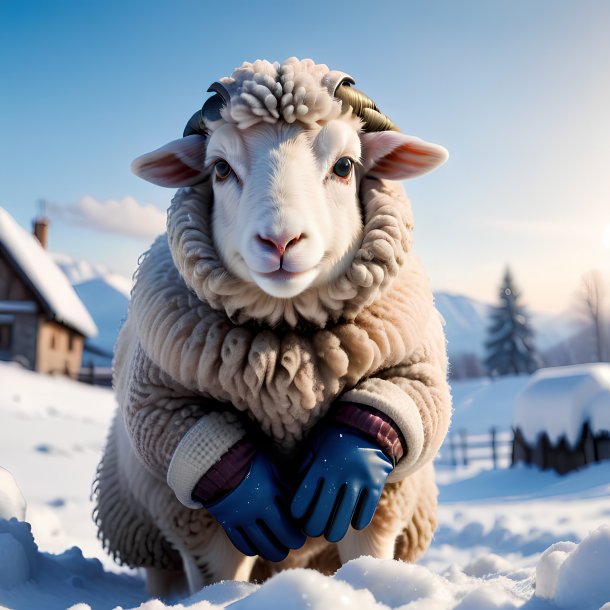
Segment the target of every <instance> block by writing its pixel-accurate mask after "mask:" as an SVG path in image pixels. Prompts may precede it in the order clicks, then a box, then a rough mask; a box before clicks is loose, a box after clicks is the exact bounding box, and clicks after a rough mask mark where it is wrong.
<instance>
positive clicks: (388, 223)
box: [132, 58, 447, 326]
mask: <svg viewBox="0 0 610 610" xmlns="http://www.w3.org/2000/svg"><path fill="white" fill-rule="evenodd" d="M351 82H353V80H352V79H351V78H350V77H348V76H347V75H345V74H343V73H340V72H336V71H331V70H329V69H328V67H327V66H325V65H323V64H315V63H314V62H312V61H311V60H307V59H306V60H302V61H301V60H297V59H296V58H290V59H288V60H286V61H285V62H284V63H282V64H279V63H274V64H271V63H269V62H266V61H263V60H257V61H256V62H254V63H252V64H251V63H248V62H245V63H244V64H242V66H240V67H239V68H236V70H235V71H234V72H233V75H232V76H231V77H227V78H223V79H221V81H219V82H216V83H214V84H213V85H212V87H211V88H210V91H211V92H214V95H212V96H211V97H210V98H208V99H207V100H206V102H205V104H204V105H203V108H202V109H201V111H199V112H197V113H195V114H194V115H193V117H191V119H190V120H189V122H188V123H187V127H186V129H185V136H184V137H183V138H180V139H178V140H175V141H173V142H170V143H169V144H166V145H165V146H163V147H161V148H159V149H157V150H155V151H153V152H151V153H148V154H146V155H142V156H141V157H139V158H138V159H136V160H135V161H134V162H133V164H132V170H133V171H134V173H136V174H137V175H139V176H140V177H142V178H144V179H146V180H149V181H150V182H153V183H154V184H158V185H161V186H168V187H189V186H193V187H194V188H193V189H192V190H188V189H186V190H183V191H179V192H178V194H177V195H176V197H175V198H174V201H173V203H172V207H171V208H170V215H169V221H168V238H169V244H170V248H171V251H172V257H173V260H174V263H175V264H176V266H177V268H178V270H179V271H180V273H181V275H182V277H183V279H184V281H185V282H186V283H187V285H188V286H189V287H190V288H191V289H192V290H193V291H194V292H195V293H196V294H197V295H198V296H199V297H200V298H201V299H202V300H204V301H206V302H208V303H209V304H210V305H211V306H212V307H214V308H215V309H218V310H221V309H224V311H225V312H226V313H227V315H228V316H229V317H230V318H231V320H235V321H237V322H241V321H245V320H251V319H256V320H260V321H264V322H266V323H269V324H271V325H275V324H278V323H281V322H285V323H287V324H289V325H290V326H296V325H297V324H298V323H299V321H300V320H306V321H308V322H312V323H314V324H316V325H318V326H324V325H325V324H326V323H327V321H328V319H329V317H331V318H332V319H335V320H336V319H338V318H339V317H340V316H341V315H345V316H346V317H348V318H349V317H353V316H354V315H356V313H357V312H358V311H359V310H360V308H361V307H364V306H366V304H368V303H370V302H372V300H373V299H374V298H375V297H376V295H377V294H378V291H379V290H381V289H382V287H384V286H386V285H387V283H388V282H389V281H391V279H392V278H393V277H395V276H396V274H397V273H398V270H399V268H400V266H401V265H402V264H403V263H404V260H405V257H404V254H405V252H406V249H408V245H409V228H410V223H409V221H408V214H407V213H406V212H405V208H406V207H408V204H407V203H406V202H405V201H404V198H403V197H402V196H401V195H400V194H399V193H398V191H396V189H395V187H391V186H390V185H388V184H387V183H386V182H385V181H392V180H404V179H406V178H414V177H416V176H420V175H422V174H425V173H427V172H429V171H431V170H432V169H434V168H435V167H437V166H438V165H440V164H441V163H443V161H444V160H445V159H446V158H447V151H446V150H445V149H444V148H442V147H440V146H437V145H435V144H430V143H428V142H424V141H423V140H420V139H418V138H415V137H413V136H410V135H407V134H404V133H401V132H399V131H397V130H396V127H395V126H394V125H393V124H392V123H391V121H389V119H388V118H387V117H385V116H384V115H382V114H381V113H380V111H379V110H378V108H377V107H376V106H375V104H374V102H372V100H371V99H370V98H368V97H366V96H364V94H362V92H358V91H357V90H355V89H354V90H350V88H349V84H350V83H351ZM361 179H362V180H363V182H362V184H361ZM369 179H372V180H369ZM379 180H381V181H383V182H378V181H379ZM377 187H379V189H377ZM212 190H213V192H212ZM361 191H362V192H361ZM372 191H376V192H378V193H382V192H383V193H385V195H384V196H383V197H382V194H383V193H382V194H380V195H379V197H377V196H375V197H371V196H370V195H371V192H372ZM390 191H392V192H394V195H395V196H394V198H392V197H389V199H390V200H391V201H392V202H393V204H391V205H386V204H382V203H381V201H382V200H384V201H385V199H384V197H385V196H386V195H387V193H389V192H390ZM367 195H369V197H368V198H367ZM361 196H362V197H363V203H362V204H361V202H360V197H361ZM378 205H379V206H381V207H379V208H377V206H378ZM392 206H394V207H392ZM363 223H364V226H363Z"/></svg>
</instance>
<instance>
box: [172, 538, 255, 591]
mask: <svg viewBox="0 0 610 610" xmlns="http://www.w3.org/2000/svg"><path fill="white" fill-rule="evenodd" d="M180 555H181V556H182V562H183V564H184V570H185V572H186V578H187V580H188V585H189V589H190V592H191V593H194V592H195V591H198V590H199V589H201V588H202V587H204V586H206V585H209V584H211V583H214V582H219V581H221V580H242V581H248V580H250V574H251V572H252V568H253V567H254V563H255V561H256V557H248V556H247V555H244V554H243V553H240V552H239V551H238V550H237V549H236V548H235V547H234V546H233V545H232V544H231V541H230V540H229V539H228V538H227V536H226V534H225V533H224V531H221V530H220V528H219V530H218V531H216V532H214V535H213V536H212V537H211V538H210V540H209V541H208V542H207V544H206V545H205V548H203V549H201V550H200V551H198V550H196V549H192V550H189V551H186V552H181V553H180Z"/></svg>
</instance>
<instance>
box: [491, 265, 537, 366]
mask: <svg viewBox="0 0 610 610" xmlns="http://www.w3.org/2000/svg"><path fill="white" fill-rule="evenodd" d="M499 297H500V304H499V305H498V306H496V307H494V308H493V309H492V312H491V320H490V325H489V328H488V329H487V336H488V338H487V341H486V342H485V349H486V351H487V357H486V358H485V366H486V368H487V371H488V372H489V374H490V375H492V376H496V375H510V374H517V373H532V372H534V371H535V370H536V369H537V368H539V366H540V359H539V356H538V354H537V353H536V349H535V347H534V342H533V337H534V333H533V331H532V328H531V326H530V323H529V318H528V315H527V313H526V311H525V308H524V307H523V306H522V305H521V304H520V302H519V297H520V293H519V292H518V290H517V289H516V288H515V284H514V282H513V277H512V274H511V272H510V270H509V269H508V268H507V269H506V273H505V274H504V280H503V282H502V287H501V288H500V293H499Z"/></svg>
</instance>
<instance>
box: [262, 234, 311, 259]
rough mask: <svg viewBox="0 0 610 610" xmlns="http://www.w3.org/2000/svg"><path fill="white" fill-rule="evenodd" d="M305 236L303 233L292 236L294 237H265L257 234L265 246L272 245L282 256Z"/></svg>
mask: <svg viewBox="0 0 610 610" xmlns="http://www.w3.org/2000/svg"><path fill="white" fill-rule="evenodd" d="M302 238H303V234H302V233H301V234H300V235H296V236H292V237H284V236H283V235H280V236H278V237H263V236H262V235H257V236H256V239H257V240H258V241H259V242H260V243H261V244H263V245H264V246H267V247H271V248H273V249H275V250H277V251H278V253H279V255H280V256H284V253H285V252H286V250H288V248H290V247H291V246H294V245H296V244H297V243H298V242H299V241H300V240H301V239H302Z"/></svg>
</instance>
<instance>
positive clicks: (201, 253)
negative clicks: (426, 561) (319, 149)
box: [96, 179, 451, 582]
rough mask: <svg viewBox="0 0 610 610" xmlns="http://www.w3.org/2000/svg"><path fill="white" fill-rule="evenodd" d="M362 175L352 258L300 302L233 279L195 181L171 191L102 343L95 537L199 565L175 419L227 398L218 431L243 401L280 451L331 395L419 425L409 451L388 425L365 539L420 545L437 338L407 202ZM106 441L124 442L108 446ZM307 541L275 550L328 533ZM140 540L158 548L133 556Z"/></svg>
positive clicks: (127, 554)
mask: <svg viewBox="0 0 610 610" xmlns="http://www.w3.org/2000/svg"><path fill="white" fill-rule="evenodd" d="M362 187H363V188H362V189H361V193H362V202H363V206H364V210H365V231H364V236H363V239H362V247H361V249H360V250H359V252H358V253H357V255H356V257H355V259H354V262H353V264H352V266H351V267H350V269H348V271H347V272H346V273H345V275H344V276H343V277H341V278H339V279H338V280H337V282H336V285H333V286H332V287H328V288H326V289H316V290H315V291H312V293H311V295H310V297H309V298H310V299H311V301H314V300H316V299H318V300H319V303H318V304H317V305H316V306H315V307H313V308H311V307H308V304H309V303H310V301H309V300H305V301H302V302H301V303H300V304H295V305H294V309H286V302H281V301H279V300H277V299H273V300H271V301H269V302H267V301H264V306H262V307H261V306H260V305H259V304H257V298H258V297H260V292H259V291H258V289H256V288H254V287H252V286H249V285H247V284H245V283H244V282H243V281H241V280H238V279H237V278H233V277H232V276H231V275H230V274H229V273H228V272H227V271H226V269H224V267H223V266H222V263H221V262H220V260H219V258H218V255H217V253H216V251H215V249H214V247H213V243H212V242H211V240H210V239H209V238H206V235H209V232H208V229H207V225H206V222H208V223H209V220H210V218H209V209H208V207H207V206H204V205H201V204H200V205H199V207H198V208H197V207H196V206H195V204H194V201H195V200H196V195H197V193H198V192H200V191H198V190H197V189H188V190H185V191H181V192H180V193H179V195H178V197H177V199H176V200H175V201H174V205H173V209H172V213H171V215H170V220H169V234H168V236H167V237H166V236H161V237H160V238H158V239H157V241H156V242H155V243H154V244H153V246H152V247H151V249H150V251H149V252H148V253H147V255H146V256H145V257H144V260H143V261H142V263H141V266H140V269H139V271H138V273H137V277H136V283H135V286H134V290H133V295H132V302H131V306H130V313H129V318H128V320H127V322H126V324H125V326H124V327H123V330H122V332H121V335H120V337H119V341H118V343H117V351H116V359H115V366H116V375H115V387H116V391H117V399H118V401H119V404H120V405H121V413H119V415H118V417H117V419H116V420H115V427H114V431H113V433H112V434H111V440H110V441H109V444H108V446H107V448H106V451H105V454H104V458H103V461H102V464H101V465H100V470H99V472H98V482H97V513H96V519H97V522H98V525H99V528H100V537H101V538H102V539H103V540H104V542H105V546H106V547H107V548H109V549H110V550H111V551H112V552H113V553H114V555H115V556H116V557H117V558H118V559H120V560H121V561H124V562H126V563H128V564H129V565H132V566H137V565H150V563H148V562H153V563H154V565H156V566H159V567H162V566H167V565H173V563H174V561H175V558H174V556H173V555H172V554H171V552H170V551H169V550H168V548H169V547H168V546H167V545H166V544H165V542H163V541H166V542H169V543H170V545H171V546H173V547H174V548H176V549H178V550H179V551H180V553H181V555H183V554H185V555H184V556H195V559H196V560H197V563H198V565H199V566H202V565H206V566H208V568H209V566H211V565H214V561H215V559H214V553H216V550H215V549H216V546H215V545H216V544H217V542H215V541H220V540H223V538H222V531H221V529H220V527H219V526H217V524H215V523H214V522H213V519H212V518H211V517H210V515H209V513H207V511H205V510H193V509H192V508H189V507H187V506H185V505H184V504H181V503H180V502H179V501H178V499H177V497H176V495H174V493H173V492H172V489H171V488H170V487H169V485H168V484H166V483H165V480H166V476H167V474H168V469H169V466H170V461H171V460H172V456H175V454H176V449H177V447H178V445H179V443H180V442H181V439H182V438H183V436H184V434H185V433H186V431H187V430H190V429H192V427H193V426H194V425H195V424H196V422H197V421H198V418H201V419H203V418H204V417H209V413H210V409H214V408H218V405H216V407H211V406H209V397H212V398H213V399H216V400H218V401H221V402H222V403H225V404H226V409H227V410H226V411H225V412H224V413H225V415H223V417H224V418H225V419H226V421H227V425H228V426H230V427H231V429H233V427H234V426H235V414H236V413H237V412H238V411H242V412H243V413H245V414H247V416H248V418H249V419H250V420H252V421H253V422H254V425H255V427H256V428H258V429H259V430H260V431H262V432H263V433H264V434H265V435H266V436H267V437H268V439H269V440H268V442H269V444H270V446H272V447H275V448H276V449H279V450H282V451H283V452H285V453H287V454H290V453H291V452H292V451H294V450H295V449H297V448H298V446H299V442H300V441H301V440H302V438H303V437H304V436H305V435H306V434H307V433H308V431H309V430H311V428H312V427H313V426H314V425H315V424H316V423H317V422H318V421H319V420H320V419H321V418H322V417H324V415H325V414H326V412H327V410H328V409H329V407H330V405H331V404H332V403H333V402H334V401H336V400H337V399H339V398H343V399H346V400H352V401H354V402H359V403H362V404H368V405H370V406H372V407H375V408H379V409H380V410H382V411H383V412H385V413H386V414H387V415H389V416H390V417H391V418H392V419H393V420H394V421H396V422H406V423H407V424H409V426H410V425H411V424H413V426H414V428H419V435H420V437H421V440H422V443H423V444H422V445H420V446H419V448H418V447H417V445H416V444H414V443H413V442H411V440H410V439H409V438H408V433H409V429H408V428H409V426H407V428H401V430H402V431H403V434H404V435H405V438H407V446H408V448H409V451H408V454H407V456H405V457H404V458H403V459H402V460H401V462H400V463H399V464H398V466H397V467H396V468H395V469H394V471H393V472H392V473H391V475H390V479H389V481H393V482H394V483H392V484H391V485H389V486H386V490H384V496H383V498H382V502H381V503H380V509H379V511H378V514H379V515H380V517H378V518H376V520H374V522H373V524H372V525H371V526H369V527H368V528H367V534H366V538H367V539H368V540H369V542H370V544H373V545H379V548H382V547H383V546H384V545H387V544H388V540H390V543H391V544H393V541H394V539H395V538H396V539H397V540H398V541H402V542H401V543H400V544H401V546H400V549H398V547H397V551H396V555H395V556H396V557H400V558H409V559H413V558H415V556H416V555H418V554H419V553H420V552H421V551H422V550H423V549H424V548H425V547H426V546H427V544H428V542H429V540H430V536H431V533H432V530H433V527H434V521H435V518H436V517H435V514H434V506H435V501H436V488H435V486H434V478H433V473H432V470H431V460H432V459H433V457H434V455H435V454H436V451H437V450H438V447H439V446H440V443H441V442H442V439H443V438H444V435H445V433H446V431H447V427H448V425H449V419H450V412H451V400H450V396H449V391H448V387H447V384H446V355H445V344H444V337H443V332H442V327H441V322H440V318H439V316H438V314H437V312H436V311H435V309H434V307H433V302H432V293H431V291H430V289H429V286H428V282H427V278H426V276H425V273H424V272H423V270H422V268H421V265H420V264H419V262H418V261H417V259H416V258H415V257H414V256H413V255H412V253H410V252H409V251H408V250H409V247H410V243H411V240H410V227H411V212H410V205H409V202H408V200H407V198H406V197H405V195H404V192H403V191H402V188H401V187H400V185H397V184H394V183H386V182H381V181H378V180H373V179H365V180H364V181H363V183H362ZM205 188H207V187H205V186H204V187H202V189H203V192H207V191H206V190H205ZM178 202H180V203H181V204H184V206H185V207H184V208H181V207H179V206H178ZM185 209H186V211H185ZM365 244H368V245H367V246H365ZM352 278H356V280H357V281H355V282H352ZM223 280H224V283H223ZM227 287H228V288H227ZM239 295H241V296H242V297H243V300H242V302H241V303H240V301H239ZM320 303H321V304H322V305H320ZM329 303H330V306H329V305H328V304H329ZM259 307H260V309H258V308H259ZM257 315H258V316H260V317H259V318H258V320H274V321H278V320H286V321H288V320H290V319H291V318H290V316H293V318H292V320H298V319H299V318H301V319H303V320H311V321H315V323H313V324H310V325H309V326H308V328H307V330H302V331H299V332H297V331H295V330H293V329H290V328H287V327H286V326H285V325H283V326H279V327H277V328H275V329H271V328H269V327H265V326H261V325H259V324H258V323H255V320H254V319H255V317H256V316H257ZM229 316H231V317H233V318H237V319H239V320H246V322H245V323H243V324H238V323H237V322H236V321H235V320H234V321H231V320H230V319H229ZM335 316H336V317H337V321H336V322H333V323H330V320H331V319H334V318H335ZM324 324H326V327H325V328H324V327H323V326H324ZM378 401H381V402H382V403H384V404H381V405H380V404H379V403H378ZM384 405H385V407H384ZM384 408H385V410H384ZM219 413H222V412H219ZM413 417H415V418H416V419H415V420H413ZM128 437H129V438H128ZM127 438H128V440H127V441H126V442H125V440H126V439H127ZM117 439H119V440H118V441H117ZM120 439H122V440H120ZM117 447H119V448H122V449H121V451H122V452H123V453H124V454H125V455H123V454H121V452H119V455H118V459H117V455H115V454H116V453H117V451H118V450H117ZM288 459H289V458H288ZM117 471H118V472H117ZM143 485H148V486H150V488H151V489H149V490H148V491H147V490H145V489H144V487H142V486H143ZM151 490H153V491H154V493H153V491H151ZM157 498H158V502H157ZM126 506H128V507H129V510H125V509H121V510H118V509H117V507H126ZM384 507H385V508H384ZM139 515H143V516H139ZM193 532H197V536H194V534H193ZM195 541H196V542H195ZM314 542H315V544H314V543H312V544H313V546H312V544H308V545H306V546H305V547H304V549H303V550H302V551H296V552H294V553H291V554H290V557H291V558H292V559H289V561H294V562H296V563H297V564H299V565H309V566H311V567H317V566H318V565H320V566H323V565H326V564H327V563H328V561H330V560H329V559H328V558H326V559H325V557H326V555H327V554H328V553H329V552H330V553H331V554H332V552H333V551H332V545H328V544H327V543H325V542H323V541H320V540H316V541H314ZM218 544H220V542H218ZM151 545H154V548H155V549H157V550H156V551H154V553H153V554H154V555H155V556H154V557H147V555H146V553H147V549H152V548H153V547H152V546H151ZM195 547H196V548H195ZM329 548H330V549H331V550H330V551H329V550H328V549H329ZM371 548H373V547H371ZM374 548H375V549H377V546H374ZM366 550H367V552H370V549H369V548H368V547H367V548H366ZM381 556H382V555H381ZM330 563H332V561H331V562H330ZM208 568H206V569H208ZM202 573H203V572H202ZM220 577H228V576H226V575H224V576H223V575H222V574H219V573H218V572H212V573H211V575H210V576H209V580H207V581H206V582H211V581H213V580H214V579H217V578H220ZM206 578H207V576H206Z"/></svg>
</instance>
